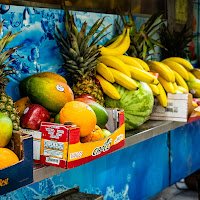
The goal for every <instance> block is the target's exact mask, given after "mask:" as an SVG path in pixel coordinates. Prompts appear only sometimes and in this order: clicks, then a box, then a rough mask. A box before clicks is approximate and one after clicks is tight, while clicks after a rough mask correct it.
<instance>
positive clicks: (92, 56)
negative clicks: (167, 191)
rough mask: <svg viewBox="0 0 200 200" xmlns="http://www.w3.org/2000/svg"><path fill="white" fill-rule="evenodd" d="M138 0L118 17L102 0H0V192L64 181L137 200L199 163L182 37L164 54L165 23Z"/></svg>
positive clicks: (8, 194) (40, 191)
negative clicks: (83, 2)
mask: <svg viewBox="0 0 200 200" xmlns="http://www.w3.org/2000/svg"><path fill="white" fill-rule="evenodd" d="M0 2H1V1H0ZM141 2H142V3H141V5H140V3H139V2H136V1H134V4H132V7H131V11H129V12H128V13H123V11H128V10H127V9H128V8H127V5H122V8H123V9H124V10H123V11H122V12H119V13H117V14H118V15H113V10H114V9H113V7H114V4H112V6H111V4H110V5H109V6H111V7H105V8H103V7H102V6H100V5H97V4H98V3H97V4H96V5H97V6H100V7H98V8H99V9H100V10H97V12H96V13H92V12H82V11H85V10H86V11H88V10H89V11H91V8H90V6H94V5H93V4H91V5H90V4H89V3H88V4H86V5H84V6H85V7H84V6H83V7H84V8H83V7H80V4H79V3H78V2H77V4H75V5H73V3H72V2H70V1H65V5H63V6H62V8H63V9H62V10H61V9H60V5H61V3H62V2H60V1H56V0H52V1H49V2H48V1H46V0H42V1H41V2H38V1H33V2H31V3H30V1H29V2H28V1H26V0H25V1H24V0H23V1H17V0H16V1H9V2H7V1H4V3H5V5H4V4H1V14H2V17H4V18H5V19H4V20H2V22H1V23H0V29H1V31H2V32H3V34H2V35H3V36H2V38H1V41H0V42H1V45H0V46H1V49H0V64H1V68H0V160H1V162H0V200H4V199H20V200H23V199H46V198H48V197H50V196H55V195H58V194H60V193H62V192H65V191H67V190H69V189H72V188H76V187H78V188H79V190H80V192H84V193H91V194H96V195H103V196H104V199H107V200H108V199H138V200H142V199H148V198H149V197H151V196H153V195H155V194H156V193H158V192H160V191H161V190H163V189H164V188H166V187H168V186H170V185H172V184H174V183H176V182H177V181H179V180H180V179H182V178H185V177H186V176H188V175H190V174H191V173H193V172H195V171H196V170H198V169H199V168H200V161H199V153H200V149H199V145H198V141H199V139H200V131H199V128H198V127H199V125H200V100H199V99H198V98H200V69H198V68H194V67H193V65H192V64H191V60H189V58H191V57H190V56H191V55H190V54H188V50H186V48H187V44H185V46H184V44H183V47H182V49H178V48H177V49H175V51H173V52H175V53H173V54H168V53H169V51H170V48H171V47H170V45H169V44H170V42H171V43H173V42H174V41H173V37H168V36H169V35H170V34H171V32H170V27H168V26H166V25H165V24H166V20H165V18H163V14H161V13H159V12H158V13H154V12H156V10H157V9H158V10H159V7H158V8H157V9H156V6H155V5H154V6H153V7H154V8H153V9H152V10H151V11H152V12H153V11H154V12H153V13H145V12H146V11H147V10H148V9H147V10H145V9H144V7H143V6H144V2H143V1H141ZM32 3H33V4H32ZM154 3H155V2H154ZM9 4H14V5H9ZM122 4H123V3H122ZM15 5H17V6H15ZM177 5H178V4H177ZM29 6H30V7H29ZM32 6H36V7H32ZM37 6H39V7H40V8H38V7H37ZM73 6H74V7H73ZM106 6H108V4H107V5H106ZM115 6H116V5H115ZM46 7H48V8H52V7H53V8H54V9H47V8H46ZM71 7H72V8H75V9H76V8H80V9H81V10H82V11H73V12H70V11H69V10H68V8H71ZM93 8H94V7H93ZM104 9H106V10H107V11H106V13H109V14H103V13H101V11H102V10H104ZM109 9H110V12H109ZM162 9H164V7H162ZM95 11H96V10H95ZM104 11H105V10H104ZM111 11H112V12H111ZM149 11H150V10H149ZM179 11H180V10H179ZM132 12H133V13H134V14H136V13H139V14H143V16H144V14H148V15H150V14H151V16H150V17H149V18H144V17H143V16H140V17H135V16H134V15H133V14H132ZM110 13H112V14H110ZM125 14H126V15H127V17H125V16H124V15H125ZM177 16H178V15H177ZM188 16H190V15H188ZM179 17H180V16H179ZM179 20H180V19H179ZM188 21H189V20H188ZM188 21H187V20H186V21H185V23H186V25H188V24H187V23H188ZM190 22H191V20H190ZM190 22H189V23H190ZM177 23H178V21H177ZM138 27H140V28H139V29H138ZM179 28H181V26H180V27H179ZM184 28H185V27H184ZM183 30H185V29H183ZM168 31H169V35H168V36H167V35H165V33H168ZM111 33H112V34H111ZM156 33H160V34H161V35H162V34H163V35H162V39H163V38H164V39H165V38H167V39H168V41H170V42H166V41H164V39H163V41H162V40H161V41H159V40H157V39H156ZM173 34H175V33H173ZM181 34H182V35H184V34H185V35H184V37H185V39H184V40H185V41H188V42H190V41H191V40H192V39H193V38H194V36H193V34H192V35H191V33H190V32H187V34H186V32H184V31H183V32H182V33H181ZM15 37H16V38H18V40H17V39H15ZM178 37H179V36H177V38H178ZM185 43H186V42H185ZM167 45H168V46H167ZM177 46H179V45H177ZM159 48H161V49H159ZM173 48H175V47H173ZM167 49H169V50H167ZM152 52H153V53H152ZM160 52H162V55H160ZM179 53H180V54H179ZM190 53H191V54H192V56H193V57H194V51H192V50H191V51H190ZM22 55H23V56H22ZM164 55H165V56H166V55H167V56H166V57H164ZM181 56H182V57H181ZM186 58H187V59H186ZM10 65H11V66H10ZM15 131H16V132H17V133H15ZM16 134H17V135H18V139H15V137H16V136H15V135H16ZM6 153H8V154H6ZM7 155H8V156H7ZM33 162H34V164H32V163H33ZM20 166H21V167H20ZM14 172H16V173H17V176H14V175H13V174H14ZM25 172H26V173H25Z"/></svg>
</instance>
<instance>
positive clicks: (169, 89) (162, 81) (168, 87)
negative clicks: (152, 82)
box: [158, 76, 175, 93]
mask: <svg viewBox="0 0 200 200" xmlns="http://www.w3.org/2000/svg"><path fill="white" fill-rule="evenodd" d="M158 80H159V81H160V84H161V85H162V86H163V88H164V89H165V91H166V92H167V93H175V89H174V86H173V83H172V82H168V81H166V80H165V79H164V78H162V76H159V77H158Z"/></svg>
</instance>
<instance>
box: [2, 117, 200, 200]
mask: <svg viewBox="0 0 200 200" xmlns="http://www.w3.org/2000/svg"><path fill="white" fill-rule="evenodd" d="M199 125H200V120H197V121H194V122H192V123H187V124H186V123H180V122H170V121H147V122H146V123H144V124H143V125H142V126H141V127H140V128H139V129H137V130H134V131H129V132H127V133H126V140H125V146H124V147H123V148H122V149H120V150H118V151H116V152H114V153H111V154H109V155H106V156H103V157H102V158H99V159H96V160H94V161H92V162H89V163H87V164H85V165H82V166H79V167H76V168H73V169H70V170H67V169H61V168H56V167H51V166H42V165H35V166H34V183H32V184H30V185H28V186H26V187H23V188H20V189H18V190H15V191H13V192H10V193H8V194H6V195H4V196H0V199H3V200H4V199H7V198H11V199H14V197H15V198H17V199H21V200H23V199H42V198H43V199H44V198H47V197H48V196H53V195H56V194H59V193H61V192H63V191H65V190H68V189H70V188H73V187H76V186H79V188H80V192H86V193H93V194H100V195H104V199H112V198H113V199H115V198H118V199H136V200H137V199H138V200H141V199H148V198H149V197H151V196H153V195H155V194H156V193H158V192H159V191H161V190H163V189H164V188H166V187H168V186H170V185H172V184H174V183H175V182H177V181H179V180H180V179H182V178H184V177H186V176H188V175H189V174H191V173H193V172H194V171H196V170H197V169H199V168H200V159H199V155H200V148H199V140H200V130H199V128H198V127H199Z"/></svg>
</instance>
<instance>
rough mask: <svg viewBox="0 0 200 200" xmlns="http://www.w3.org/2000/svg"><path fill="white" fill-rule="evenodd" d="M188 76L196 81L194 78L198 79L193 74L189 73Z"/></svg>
mask: <svg viewBox="0 0 200 200" xmlns="http://www.w3.org/2000/svg"><path fill="white" fill-rule="evenodd" d="M188 76H189V79H194V78H196V76H194V74H192V73H191V72H188Z"/></svg>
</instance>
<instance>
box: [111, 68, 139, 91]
mask: <svg viewBox="0 0 200 200" xmlns="http://www.w3.org/2000/svg"><path fill="white" fill-rule="evenodd" d="M109 69H110V71H111V72H112V74H113V76H114V78H115V82H116V83H118V84H119V85H121V86H123V87H125V88H126V89H128V90H137V89H138V85H137V83H136V82H135V81H134V80H133V79H131V78H130V77H128V76H126V75H125V74H123V73H121V72H120V71H118V70H116V69H113V68H110V67H109Z"/></svg>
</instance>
